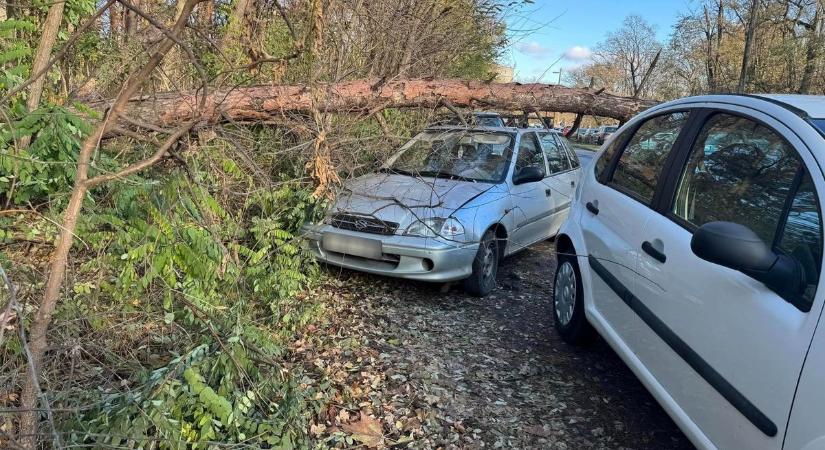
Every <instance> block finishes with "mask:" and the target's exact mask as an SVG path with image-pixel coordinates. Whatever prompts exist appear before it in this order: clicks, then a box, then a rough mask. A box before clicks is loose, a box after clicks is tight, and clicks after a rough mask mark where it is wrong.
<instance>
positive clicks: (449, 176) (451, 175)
mask: <svg viewBox="0 0 825 450" xmlns="http://www.w3.org/2000/svg"><path fill="white" fill-rule="evenodd" d="M418 175H421V176H422V177H435V178H447V179H450V180H458V181H469V182H472V183H475V182H476V181H478V180H475V179H473V178H467V177H465V176H463V175H456V174H454V173H450V172H436V171H434V170H422V171H420V172H418Z"/></svg>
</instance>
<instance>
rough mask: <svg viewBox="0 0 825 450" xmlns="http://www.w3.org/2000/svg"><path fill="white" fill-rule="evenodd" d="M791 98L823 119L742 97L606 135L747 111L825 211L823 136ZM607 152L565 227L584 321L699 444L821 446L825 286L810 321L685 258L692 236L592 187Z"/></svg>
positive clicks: (686, 103) (764, 291)
mask: <svg viewBox="0 0 825 450" xmlns="http://www.w3.org/2000/svg"><path fill="white" fill-rule="evenodd" d="M791 100H794V101H798V103H799V105H796V104H795V105H794V106H797V107H798V108H799V109H801V110H803V111H807V112H809V114H811V115H812V116H814V117H825V97H819V98H814V99H811V98H805V99H804V101H800V99H799V98H797V97H796V96H771V102H769V101H764V100H762V99H759V98H758V97H749V96H705V97H693V98H688V99H683V100H681V101H676V102H670V103H668V104H665V105H660V106H657V107H654V108H652V109H651V110H649V111H646V112H645V113H642V114H640V115H639V116H637V117H636V118H634V119H633V120H631V121H630V122H629V123H628V124H626V125H625V126H624V127H622V129H620V130H619V131H618V132H617V133H615V134H614V135H613V138H616V137H617V136H619V135H620V134H621V133H622V132H623V131H625V130H626V129H628V128H630V127H633V126H634V124H635V123H637V122H638V121H640V120H645V119H647V118H649V117H650V116H652V115H654V114H655V113H660V112H665V111H668V110H680V109H684V108H685V107H690V108H698V107H705V108H714V109H723V110H729V111H736V112H739V113H742V114H744V115H746V116H749V117H752V118H756V119H758V120H760V121H762V122H764V123H765V124H767V125H768V126H769V127H771V128H772V129H774V130H776V131H777V132H779V133H780V134H781V135H783V136H784V137H785V138H786V139H787V140H788V141H789V142H790V143H791V144H792V145H793V147H795V148H796V150H797V151H798V152H799V153H800V156H801V158H802V160H803V162H804V165H805V166H806V167H807V168H808V171H809V172H810V173H811V177H812V180H813V182H814V184H815V186H816V190H817V192H818V194H819V198H820V208H821V209H823V208H822V199H823V198H825V178H823V171H822V162H823V159H825V153H823V150H825V145H823V142H825V140H823V136H822V135H821V134H819V132H817V131H816V130H815V129H814V128H813V127H812V126H811V125H810V124H809V123H807V122H806V121H805V120H804V119H803V118H802V117H800V116H799V115H798V114H797V113H796V112H794V111H792V110H791V109H788V108H786V107H784V106H782V105H781V104H777V103H775V101H780V102H781V101H791ZM814 114H819V115H814ZM609 145H610V142H609V141H608V142H607V143H605V145H604V146H603V147H602V151H600V152H599V153H598V154H597V155H596V157H594V158H593V162H592V163H591V164H589V167H586V168H584V169H583V170H584V174H583V178H582V183H583V184H582V187H581V194H580V198H577V199H576V201H575V202H574V206H573V208H572V210H571V213H570V215H571V219H570V220H568V221H567V222H566V223H565V224H564V225H563V226H562V228H561V230H560V234H561V235H565V236H567V237H569V238H570V240H571V241H572V244H573V246H574V247H575V249H576V253H577V254H578V255H579V258H578V261H579V267H580V269H581V272H582V283H583V285H584V302H585V304H584V306H585V313H586V316H587V318H588V320H589V321H590V322H591V324H592V325H593V326H594V328H596V330H597V331H598V332H599V333H600V334H601V335H602V336H603V337H604V338H605V340H606V341H607V342H608V343H609V344H610V345H611V347H612V348H613V349H614V350H615V351H616V352H617V353H618V354H619V356H620V357H621V358H622V359H623V360H624V361H625V362H626V363H627V364H628V366H630V368H631V369H632V370H633V372H634V373H635V374H636V375H637V376H638V377H639V379H640V380H641V381H642V382H643V383H644V384H645V386H646V387H647V388H648V389H649V390H650V392H651V393H652V394H653V395H654V397H655V398H656V399H657V400H658V401H659V402H660V403H661V404H662V406H663V407H664V409H665V410H666V411H667V412H668V414H669V415H670V416H671V417H672V418H673V419H674V421H675V422H676V423H677V425H678V426H679V427H680V428H681V429H682V430H683V431H684V432H685V434H686V435H687V437H688V438H689V439H690V440H691V442H693V444H694V445H696V446H697V447H699V448H743V449H744V448H747V449H780V448H788V449H800V448H805V449H813V448H825V437H823V436H825V425H824V424H825V422H823V421H822V417H823V414H822V413H823V412H825V389H823V387H822V382H823V381H825V330H821V329H820V330H819V331H818V332H817V334H816V336H817V338H816V339H815V340H814V342H813V345H811V342H812V339H813V336H814V333H815V330H816V329H817V324H818V322H819V320H820V316H821V313H822V309H823V303H824V302H825V287H823V286H822V284H823V281H822V278H820V283H819V287H818V289H817V293H816V297H815V299H814V306H813V308H812V309H811V311H810V312H807V313H805V312H802V311H800V310H799V309H797V308H795V307H794V306H793V305H791V304H789V303H787V302H786V301H784V300H783V299H781V298H780V297H779V296H778V295H776V294H775V293H773V292H772V291H770V290H769V289H768V288H766V287H765V286H764V285H762V284H761V283H760V282H757V281H755V280H753V279H752V278H750V277H747V276H745V275H744V274H742V273H739V272H737V271H734V270H731V269H727V268H724V267H721V266H718V265H714V264H711V263H709V262H706V261H704V260H700V259H699V258H698V257H696V256H695V255H694V254H693V253H692V252H691V250H690V238H691V233H690V232H688V231H687V230H686V229H684V228H682V227H681V226H680V225H678V224H676V223H675V222H672V221H670V220H669V219H667V218H666V217H664V216H661V215H659V214H658V213H656V212H655V211H652V210H651V209H650V208H649V207H648V206H647V205H643V204H642V203H640V202H638V201H636V200H634V199H632V198H630V197H628V196H625V195H624V194H622V193H620V192H619V191H617V190H615V189H613V188H611V187H609V186H606V185H602V184H600V183H599V182H598V181H597V180H596V177H595V174H594V165H595V164H596V161H597V160H598V159H599V158H600V157H601V155H602V152H603V151H604V149H605V148H607V147H608V146H609ZM593 200H599V205H598V209H599V214H598V216H594V215H593V214H591V213H589V212H588V211H587V210H586V209H585V204H586V203H587V202H588V201H593ZM654 239H659V240H661V241H662V242H661V243H663V244H664V249H663V250H664V252H665V253H666V254H667V257H668V260H667V264H668V265H667V266H663V265H662V264H660V263H659V262H658V261H655V260H654V259H653V258H651V257H650V256H648V255H647V254H646V253H644V252H641V251H639V250H640V244H641V243H642V242H643V241H645V240H651V241H652V240H654ZM588 255H594V256H596V257H598V258H599V261H602V264H604V265H605V266H609V267H610V271H611V273H612V275H614V276H615V277H616V278H618V279H620V281H621V282H622V284H623V285H624V286H625V287H627V288H628V289H629V290H630V292H632V293H633V294H634V295H635V296H636V297H638V298H639V299H640V301H641V302H642V303H643V304H644V305H645V306H647V307H648V308H649V309H650V310H651V311H652V312H653V313H654V314H655V316H657V317H658V318H659V319H661V320H662V321H663V322H664V323H665V324H666V325H667V326H668V327H669V328H670V329H671V330H673V331H674V332H675V334H676V335H677V336H679V337H680V338H681V339H682V340H683V341H685V342H686V343H688V344H689V346H690V347H691V349H693V350H694V351H695V352H697V353H698V354H699V355H700V356H701V358H703V359H704V360H705V361H706V362H707V363H709V364H710V366H712V367H713V368H714V369H715V370H716V371H717V372H719V373H720V374H721V375H722V376H723V377H724V378H725V379H726V380H727V381H728V382H730V384H731V385H733V386H734V387H735V388H736V389H737V390H739V391H740V392H741V393H742V394H743V395H744V396H745V397H746V398H747V399H748V400H750V401H751V402H752V403H753V404H754V405H755V406H756V407H757V408H758V409H759V410H760V411H761V412H762V413H764V414H765V416H767V417H768V418H769V419H771V421H772V422H773V423H774V424H775V425H776V427H777V428H778V432H777V434H776V435H775V436H773V437H770V436H768V435H767V434H765V433H763V432H761V431H760V430H759V429H758V428H757V427H755V426H754V424H753V423H752V422H751V421H749V420H748V419H747V418H746V417H745V416H744V415H743V414H742V413H741V412H740V410H738V409H737V408H735V407H734V406H733V405H732V404H731V403H730V402H729V401H728V400H726V398H725V397H723V396H722V395H721V394H720V393H719V392H718V391H717V390H716V389H714V388H713V387H712V386H711V385H710V384H709V383H708V382H707V381H706V380H705V379H704V378H702V377H701V376H700V375H699V374H698V373H697V372H696V370H694V368H693V367H692V366H691V365H690V364H688V363H687V362H686V361H685V360H684V359H683V357H682V356H680V355H679V354H678V353H677V352H676V351H674V350H673V349H672V348H671V347H670V346H668V345H667V344H666V343H665V342H664V341H663V340H662V338H661V337H660V335H658V334H657V333H656V332H654V331H653V330H652V329H651V328H650V327H649V326H648V324H647V323H646V322H645V321H643V320H642V319H641V318H640V317H639V315H638V314H637V312H636V311H634V310H633V309H631V308H630V307H628V305H626V304H625V302H623V301H622V300H620V299H619V297H618V296H617V295H616V294H615V293H614V291H613V290H612V289H611V288H610V287H609V286H608V284H607V283H605V281H604V280H603V279H602V278H601V277H600V276H599V275H598V274H596V273H595V272H594V271H593V270H591V269H590V264H589V261H588V257H587V256H588ZM617 260H618V261H617ZM619 266H622V267H619ZM631 268H632V270H631ZM663 268H666V269H669V270H665V269H663ZM674 268H678V272H674V270H676V269H674ZM633 272H638V275H637V274H633ZM809 348H810V351H809ZM806 356H807V359H806ZM806 361H807V362H806ZM803 364H804V367H803ZM789 419H790V420H789ZM786 425H787V430H786ZM783 442H784V446H783Z"/></svg>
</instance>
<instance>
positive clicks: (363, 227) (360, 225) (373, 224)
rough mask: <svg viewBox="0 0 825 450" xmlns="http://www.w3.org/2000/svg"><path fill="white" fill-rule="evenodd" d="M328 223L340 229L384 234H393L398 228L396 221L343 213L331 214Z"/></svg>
mask: <svg viewBox="0 0 825 450" xmlns="http://www.w3.org/2000/svg"><path fill="white" fill-rule="evenodd" d="M330 225H332V226H334V227H335V228H340V229H342V230H350V231H360V232H362V233H372V234H384V235H392V234H395V230H397V229H398V224H397V223H396V222H387V221H385V220H381V219H378V218H376V217H370V216H359V215H355V214H345V213H341V214H335V215H334V216H332V219H331V220H330Z"/></svg>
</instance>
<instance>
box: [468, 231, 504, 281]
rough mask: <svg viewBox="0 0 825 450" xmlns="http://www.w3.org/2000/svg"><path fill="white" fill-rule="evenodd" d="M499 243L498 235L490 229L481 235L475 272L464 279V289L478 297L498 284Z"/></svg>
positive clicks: (474, 264)
mask: <svg viewBox="0 0 825 450" xmlns="http://www.w3.org/2000/svg"><path fill="white" fill-rule="evenodd" d="M498 248H499V245H498V240H497V239H496V235H495V234H494V233H493V231H492V230H488V231H487V232H486V233H484V236H482V237H481V242H480V243H479V246H478V252H476V257H475V259H473V273H472V274H471V275H470V277H469V278H466V279H464V290H465V291H467V293H468V294H470V295H473V296H476V297H484V296H486V295H487V294H489V293H490V292H492V290H493V288H494V287H495V286H496V274H497V273H498V260H499V250H498Z"/></svg>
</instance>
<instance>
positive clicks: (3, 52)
mask: <svg viewBox="0 0 825 450" xmlns="http://www.w3.org/2000/svg"><path fill="white" fill-rule="evenodd" d="M36 29H37V26H36V25H35V24H34V23H33V22H31V21H29V20H23V19H7V20H4V21H2V22H0V95H2V94H3V93H4V92H5V91H6V90H8V89H10V88H11V87H13V86H16V85H18V84H20V83H22V82H23V81H25V79H26V77H27V76H28V75H29V66H28V62H29V58H30V57H31V54H32V46H31V45H30V44H29V42H28V41H27V40H25V39H20V38H19V35H23V34H27V33H33V32H34V31H35V30H36ZM17 100H18V101H19V98H17ZM0 120H2V121H3V122H5V118H2V119H0Z"/></svg>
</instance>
